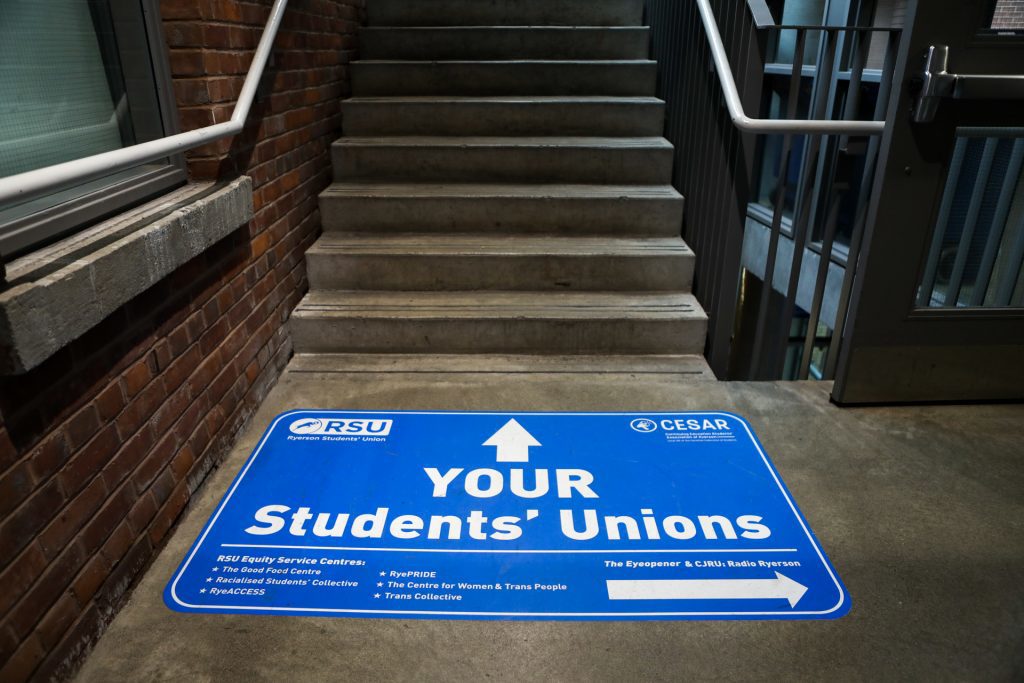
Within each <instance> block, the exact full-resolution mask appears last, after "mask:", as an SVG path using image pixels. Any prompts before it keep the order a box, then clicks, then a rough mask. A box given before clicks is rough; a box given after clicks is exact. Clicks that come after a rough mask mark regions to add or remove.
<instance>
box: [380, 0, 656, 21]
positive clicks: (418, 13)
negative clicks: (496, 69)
mask: <svg viewBox="0 0 1024 683" xmlns="http://www.w3.org/2000/svg"><path fill="white" fill-rule="evenodd" d="M366 12H367V19H368V23H369V24H370V25H371V26H501V25H505V26H523V25H528V26H638V25H640V23H641V21H643V0H370V2H368V3H366Z"/></svg>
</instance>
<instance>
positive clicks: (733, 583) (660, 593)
mask: <svg viewBox="0 0 1024 683" xmlns="http://www.w3.org/2000/svg"><path fill="white" fill-rule="evenodd" d="M806 592H807V586H805V585H803V584H800V583H797V582H796V581H794V580H793V579H791V578H789V577H787V576H783V575H782V574H780V573H778V572H775V578H774V579H703V580H664V581H611V580H610V581H608V598H609V599H610V600H768V599H779V598H785V599H786V600H788V601H789V606H790V607H796V603H798V602H800V598H802V597H804V593H806Z"/></svg>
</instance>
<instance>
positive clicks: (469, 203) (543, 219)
mask: <svg viewBox="0 0 1024 683" xmlns="http://www.w3.org/2000/svg"><path fill="white" fill-rule="evenodd" d="M320 213H321V217H322V221H323V227H324V230H325V231H332V230H334V231H344V232H366V231H368V232H388V231H391V232H484V233H497V234H508V233H547V234H574V235H586V234H589V235H600V234H605V235H609V234H610V235H619V236H623V237H625V236H630V235H633V236H637V235H645V236H648V237H673V236H678V235H679V234H680V230H681V229H682V221H683V198H682V196H681V195H680V194H679V193H678V192H676V191H675V189H673V188H672V187H671V186H669V185H657V186H648V185H618V186H616V185H512V184H502V185H483V184H427V183H420V184H411V183H388V184H386V183H335V184H333V185H331V186H330V187H328V188H327V189H326V190H325V191H324V192H323V193H322V194H321V195H320Z"/></svg>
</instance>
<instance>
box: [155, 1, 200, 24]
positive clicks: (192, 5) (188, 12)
mask: <svg viewBox="0 0 1024 683" xmlns="http://www.w3.org/2000/svg"><path fill="white" fill-rule="evenodd" d="M199 5H200V0H160V15H161V16H162V17H163V19H164V21H165V22H166V21H167V20H168V19H200V18H202V16H203V13H202V12H201V11H200V9H199Z"/></svg>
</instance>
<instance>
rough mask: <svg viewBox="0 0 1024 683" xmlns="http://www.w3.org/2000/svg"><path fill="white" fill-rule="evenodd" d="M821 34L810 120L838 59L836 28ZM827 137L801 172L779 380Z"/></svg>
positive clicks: (812, 148) (818, 113) (814, 139)
mask: <svg viewBox="0 0 1024 683" xmlns="http://www.w3.org/2000/svg"><path fill="white" fill-rule="evenodd" d="M821 34H822V40H824V41H825V46H824V49H823V50H822V51H821V52H820V53H819V54H824V59H823V60H822V61H821V63H820V64H818V70H817V75H816V79H817V80H818V81H819V82H820V83H822V84H825V86H824V87H818V88H817V97H816V98H815V100H816V101H815V103H814V110H813V112H812V114H811V118H815V119H820V118H823V117H824V115H825V112H826V111H827V110H828V104H829V102H828V98H829V90H830V88H829V87H828V84H829V83H831V81H832V73H833V67H834V66H835V59H836V43H837V42H838V41H837V40H836V38H837V36H836V30H835V29H828V28H826V29H823V30H822V32H821ZM825 137H826V136H824V135H812V136H811V137H810V144H809V149H808V153H807V155H806V156H805V157H804V158H805V159H807V165H806V168H804V169H802V172H801V176H802V177H801V182H800V192H799V193H798V198H799V199H800V203H799V205H798V206H797V207H796V210H797V212H796V216H794V221H793V260H792V262H791V263H790V270H789V286H788V288H787V289H786V302H785V303H784V304H783V308H782V316H781V320H782V325H783V327H784V330H785V331H784V333H781V334H780V335H779V336H780V338H781V339H782V340H783V342H784V343H783V347H782V348H781V349H780V350H779V353H778V354H777V355H776V358H775V368H774V376H775V377H777V378H781V377H782V373H783V370H784V368H785V362H786V350H787V348H786V347H788V345H789V332H790V329H791V328H792V326H793V315H794V312H795V310H796V296H797V291H798V289H799V287H800V271H801V269H802V267H803V261H804V247H805V245H806V244H807V233H808V232H809V231H810V209H811V205H812V203H813V201H814V197H813V188H814V180H813V179H814V177H815V176H816V175H817V168H818V157H819V154H818V151H819V149H820V147H821V142H822V140H823V139H824V138H825Z"/></svg>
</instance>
